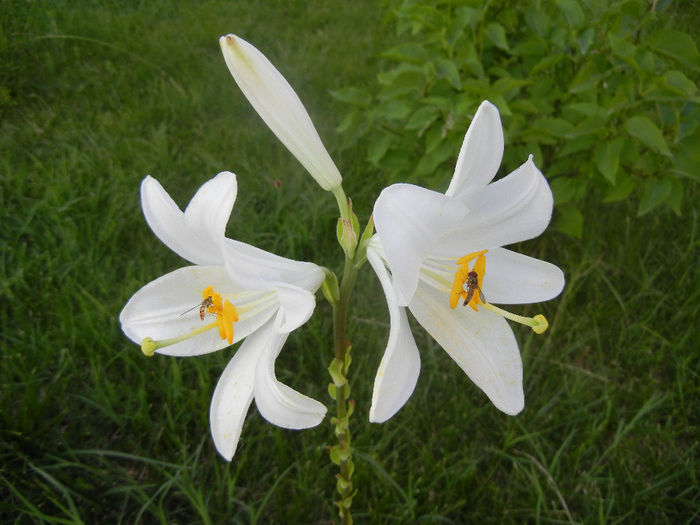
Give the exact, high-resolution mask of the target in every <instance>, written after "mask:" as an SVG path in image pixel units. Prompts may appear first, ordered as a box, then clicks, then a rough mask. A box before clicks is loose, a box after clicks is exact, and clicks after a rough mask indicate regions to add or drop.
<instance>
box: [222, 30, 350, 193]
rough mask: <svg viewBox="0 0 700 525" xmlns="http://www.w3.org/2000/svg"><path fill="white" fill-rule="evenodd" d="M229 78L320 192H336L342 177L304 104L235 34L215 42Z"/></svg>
mask: <svg viewBox="0 0 700 525" xmlns="http://www.w3.org/2000/svg"><path fill="white" fill-rule="evenodd" d="M219 45H220V46H221V51H222V52H223V54H224V60H225V61H226V65H227V66H228V68H229V71H230V72H231V75H233V79H234V80H235V81H236V83H237V84H238V87H240V88H241V91H242V92H243V94H244V95H245V96H246V98H247V99H248V101H249V102H250V103H251V105H252V106H253V108H255V111H257V112H258V114H259V115H260V116H261V117H262V119H263V120H264V121H265V123H266V124H267V125H268V127H269V128H270V129H271V130H272V132H273V133H274V134H275V135H276V136H277V138H278V139H280V141H282V144H284V145H285V146H286V148H287V149H288V150H289V151H290V152H291V153H292V155H294V156H295V157H296V158H297V160H298V161H299V162H301V164H302V165H303V166H304V167H305V168H306V169H307V170H308V172H309V173H310V174H311V176H312V177H313V178H314V179H316V182H318V183H319V184H320V186H321V187H322V188H323V189H324V190H329V191H333V192H334V193H336V192H335V191H334V190H336V189H337V188H338V187H339V186H340V184H341V182H342V178H341V176H340V172H339V171H338V168H337V167H336V166H335V164H334V163H333V161H332V160H331V157H330V155H329V154H328V152H327V151H326V148H324V147H323V143H322V142H321V138H320V137H319V136H318V132H317V131H316V128H315V127H314V125H313V123H312V122H311V118H310V117H309V114H308V113H307V112H306V109H305V108H304V105H303V104H302V103H301V100H299V97H298V96H297V94H296V93H295V92H294V90H293V89H292V87H291V86H290V85H289V83H288V82H287V81H286V80H285V78H284V77H283V76H282V74H281V73H280V72H279V71H277V69H276V68H275V66H273V65H272V64H271V63H270V61H269V60H268V59H267V58H266V57H265V55H263V54H262V53H261V52H260V51H258V50H257V49H256V48H255V47H254V46H252V45H251V44H249V43H248V42H246V41H245V40H243V39H242V38H241V37H239V36H236V35H226V36H222V37H221V38H220V39H219Z"/></svg>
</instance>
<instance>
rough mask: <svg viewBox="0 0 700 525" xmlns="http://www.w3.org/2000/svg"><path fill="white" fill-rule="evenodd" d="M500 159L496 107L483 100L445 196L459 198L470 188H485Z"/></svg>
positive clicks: (501, 134) (501, 149)
mask: <svg viewBox="0 0 700 525" xmlns="http://www.w3.org/2000/svg"><path fill="white" fill-rule="evenodd" d="M502 159H503V127H502V126H501V117H500V115H499V113H498V108H496V106H494V105H493V104H491V103H490V102H489V101H488V100H484V101H483V102H482V103H481V105H480V106H479V109H478V110H477V111H476V114H475V115H474V119H473V120H472V122H471V124H470V125H469V129H468V130H467V134H466V135H465V137H464V142H463V143H462V148H461V149H460V150H459V157H458V158H457V166H456V167H455V173H454V175H453V176H452V180H451V181H450V187H449V188H447V191H446V192H445V195H448V196H456V197H459V196H460V195H462V194H463V193H464V192H465V191H467V190H469V189H471V188H478V187H481V186H486V185H487V184H488V183H489V182H491V180H492V179H493V178H494V177H495V176H496V172H497V171H498V167H499V166H500V165H501V160H502Z"/></svg>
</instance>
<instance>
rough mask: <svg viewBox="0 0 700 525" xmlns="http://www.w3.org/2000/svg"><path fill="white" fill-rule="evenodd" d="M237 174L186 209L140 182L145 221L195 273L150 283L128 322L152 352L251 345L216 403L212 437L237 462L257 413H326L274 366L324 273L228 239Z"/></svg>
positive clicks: (130, 307) (297, 417)
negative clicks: (253, 409)
mask: <svg viewBox="0 0 700 525" xmlns="http://www.w3.org/2000/svg"><path fill="white" fill-rule="evenodd" d="M236 192H237V183H236V176H235V175H234V174H233V173H230V172H223V173H220V174H219V175H217V176H216V177H214V178H213V179H211V180H210V181H208V182H207V183H205V184H204V185H203V186H202V187H201V188H200V189H199V190H198V191H197V193H196V194H195V196H194V198H193V199H192V200H191V202H190V203H189V205H188V206H187V209H186V210H185V211H184V213H183V212H182V211H180V209H179V208H178V206H177V205H176V204H175V202H174V201H173V200H172V199H171V198H170V196H169V195H168V194H167V193H166V191H165V190H164V189H163V187H162V186H161V185H160V184H159V183H158V181H156V180H155V179H153V178H152V177H150V176H149V177H146V178H145V179H144V180H143V183H142V184H141V203H142V207H143V211H144V215H145V217H146V221H147V222H148V224H149V226H150V227H151V229H152V230H153V232H154V233H155V234H156V236H157V237H158V238H159V239H160V240H161V241H163V243H164V244H165V245H166V246H168V247H169V248H170V249H172V250H173V251H174V252H175V253H177V254H178V255H180V256H181V257H183V258H184V259H187V260H188V261H190V262H191V263H193V264H194V266H186V267H184V268H180V269H178V270H175V271H173V272H170V273H168V274H166V275H163V276H162V277H160V278H158V279H156V280H154V281H152V282H150V283H149V284H147V285H146V286H144V287H143V288H141V289H140V290H139V291H138V292H136V293H135V294H134V295H133V296H132V297H131V299H129V301H128V303H127V304H126V306H125V307H124V309H123V310H122V312H121V314H120V316H119V320H120V322H121V325H122V330H123V331H124V333H125V334H126V335H127V337H129V339H131V340H132V341H134V342H135V343H137V344H140V345H141V347H142V350H143V351H144V353H145V354H147V355H152V354H153V353H154V352H157V353H160V354H164V355H171V356H195V355H201V354H206V353H209V352H214V351H216V350H220V349H222V348H225V347H227V346H230V345H231V344H233V343H236V342H237V341H240V340H242V339H244V338H245V341H244V342H243V343H242V345H241V346H240V348H238V350H237V351H236V353H235V354H234V356H233V357H232V359H231V361H230V362H229V364H228V366H227V367H226V369H225V370H224V373H223V375H222V376H221V379H220V380H219V382H218V384H217V386H216V390H215V392H214V396H213V399H212V403H211V410H210V422H211V432H212V436H213V438H214V443H215V445H216V448H217V450H218V451H219V453H220V454H221V455H222V456H223V457H224V458H226V459H227V460H229V461H230V460H231V458H232V457H233V454H234V452H235V450H236V446H237V444H238V439H239V437H240V433H241V429H242V427H243V422H244V420H245V416H246V414H247V412H248V407H249V406H250V403H251V401H252V400H253V398H255V404H256V406H257V407H258V410H259V411H260V414H261V415H262V416H263V417H264V418H265V419H266V420H268V421H269V422H270V423H273V424H275V425H277V426H280V427H284V428H293V429H301V428H309V427H313V426H316V425H318V424H319V423H320V422H321V421H322V420H323V417H324V416H325V413H326V407H325V406H324V405H322V404H321V403H319V402H318V401H316V400H314V399H311V398H309V397H307V396H304V395H302V394H300V393H299V392H297V391H295V390H293V389H291V388H289V387H288V386H286V385H283V384H282V383H280V382H279V381H278V380H277V378H276V377H275V369H274V366H275V359H276V358H277V355H278V354H279V353H280V350H281V349H282V345H283V344H284V342H285V341H286V339H287V336H288V335H289V333H290V332H291V331H292V330H294V329H295V328H298V327H299V326H301V325H302V324H304V323H305V322H306V321H307V320H308V319H309V317H310V316H311V314H312V312H313V310H314V307H315V304H316V303H315V296H314V292H315V291H316V290H317V289H318V287H319V286H320V285H321V282H322V281H323V278H324V274H323V271H322V270H321V268H319V267H318V266H316V265H315V264H312V263H307V262H298V261H293V260H290V259H285V258H283V257H279V256H277V255H273V254H271V253H268V252H265V251H263V250H260V249H258V248H255V247H253V246H250V245H248V244H244V243H242V242H238V241H234V240H231V239H227V238H226V237H225V235H224V234H225V229H226V223H227V222H228V218H229V216H230V214H231V210H232V208H233V203H234V201H235V199H236Z"/></svg>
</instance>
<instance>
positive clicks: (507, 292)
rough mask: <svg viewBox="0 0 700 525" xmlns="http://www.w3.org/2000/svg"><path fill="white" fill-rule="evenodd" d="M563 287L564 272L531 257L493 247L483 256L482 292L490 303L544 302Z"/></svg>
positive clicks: (554, 295) (558, 292)
mask: <svg viewBox="0 0 700 525" xmlns="http://www.w3.org/2000/svg"><path fill="white" fill-rule="evenodd" d="M563 288H564V272H562V271H561V269H559V267H557V266H555V265H553V264H550V263H548V262H545V261H541V260H540V259H535V258H534V257H528V256H527V255H523V254H520V253H516V252H513V251H511V250H506V249H505V248H494V249H492V250H489V252H488V253H487V254H486V272H485V273H484V283H483V287H482V290H483V291H484V294H485V295H486V300H487V301H489V302H490V303H494V304H527V303H539V302H541V301H548V300H549V299H552V298H554V297H556V296H557V295H559V294H560V293H561V291H562V289H563Z"/></svg>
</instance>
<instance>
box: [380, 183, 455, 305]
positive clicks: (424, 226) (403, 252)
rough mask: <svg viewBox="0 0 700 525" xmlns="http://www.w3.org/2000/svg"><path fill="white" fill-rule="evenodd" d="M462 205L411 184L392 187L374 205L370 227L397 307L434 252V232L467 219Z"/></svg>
mask: <svg viewBox="0 0 700 525" xmlns="http://www.w3.org/2000/svg"><path fill="white" fill-rule="evenodd" d="M468 211H469V210H468V208H466V207H465V206H464V204H463V203H462V202H460V201H459V200H457V199H454V198H452V197H447V196H445V195H443V194H442V193H438V192H435V191H431V190H428V189H425V188H421V187H420V186H414V185H412V184H392V185H391V186H389V187H388V188H385V189H384V190H383V191H382V193H381V194H380V195H379V197H378V198H377V201H376V203H375V205H374V223H375V226H376V228H377V233H378V234H379V235H380V236H381V239H382V247H383V250H384V254H385V256H386V259H387V262H388V263H389V267H390V268H391V271H392V277H393V282H394V286H395V287H396V291H397V299H398V301H399V305H401V306H406V305H407V304H408V302H409V301H410V300H411V297H412V296H413V293H414V292H415V289H416V286H417V284H418V273H419V270H420V265H421V262H422V261H423V259H425V258H426V257H427V256H428V254H430V253H431V252H432V251H433V249H434V244H435V242H436V232H442V231H446V230H451V229H453V228H454V225H455V224H463V223H464V221H465V220H466V219H465V217H467V218H468Z"/></svg>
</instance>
